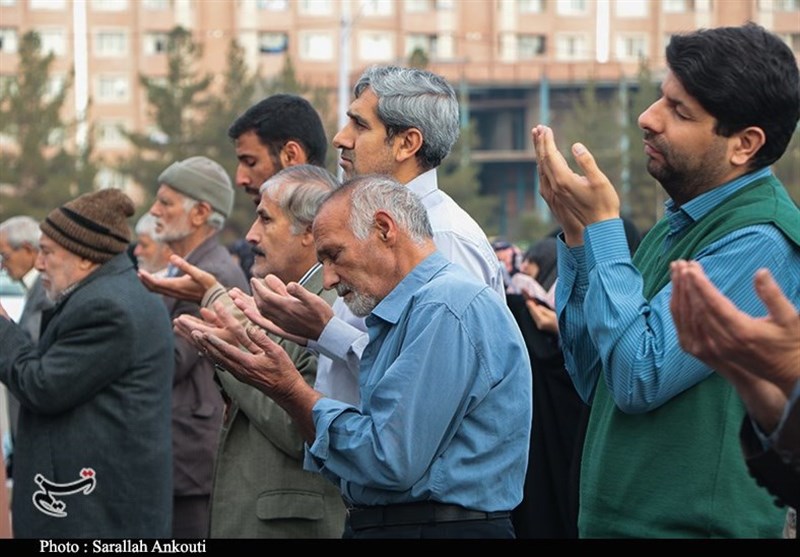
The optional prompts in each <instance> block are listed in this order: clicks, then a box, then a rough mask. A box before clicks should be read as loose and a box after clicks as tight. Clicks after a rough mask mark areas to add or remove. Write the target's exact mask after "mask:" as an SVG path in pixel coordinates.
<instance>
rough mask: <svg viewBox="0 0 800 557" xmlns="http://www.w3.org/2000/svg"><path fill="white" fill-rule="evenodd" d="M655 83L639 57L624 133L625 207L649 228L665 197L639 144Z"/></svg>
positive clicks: (654, 96)
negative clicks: (641, 122) (642, 120)
mask: <svg viewBox="0 0 800 557" xmlns="http://www.w3.org/2000/svg"><path fill="white" fill-rule="evenodd" d="M658 96H659V91H658V85H657V84H656V82H655V81H654V80H653V76H652V73H651V72H650V70H649V68H648V65H647V62H646V61H645V60H642V61H641V62H640V64H639V72H638V74H637V77H636V86H635V89H634V90H633V91H632V92H631V94H630V95H629V98H628V100H629V103H628V116H627V119H626V124H627V126H626V130H625V133H626V136H627V138H628V156H627V160H628V172H629V174H628V175H629V178H628V183H629V184H630V187H629V191H628V211H627V215H628V216H629V217H630V218H631V220H633V222H634V224H635V225H636V227H637V228H638V229H639V230H640V231H641V232H645V231H646V230H649V229H650V228H651V227H652V226H653V225H654V224H655V222H656V220H658V219H659V218H660V217H661V215H662V214H663V212H664V200H665V199H666V197H665V195H666V194H665V193H664V190H662V189H661V185H660V184H659V183H658V182H657V181H656V180H655V178H653V177H652V176H651V175H650V173H649V172H648V171H647V157H645V155H644V152H643V146H642V130H641V128H640V127H639V124H638V118H639V115H640V114H641V113H642V112H644V111H645V110H646V109H647V107H649V106H650V105H651V104H652V103H653V102H654V101H655V100H656V99H658Z"/></svg>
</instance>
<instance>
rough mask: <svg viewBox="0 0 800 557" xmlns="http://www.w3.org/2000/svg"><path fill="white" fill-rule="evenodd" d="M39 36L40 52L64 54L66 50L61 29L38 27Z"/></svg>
mask: <svg viewBox="0 0 800 557" xmlns="http://www.w3.org/2000/svg"><path fill="white" fill-rule="evenodd" d="M38 31H39V37H40V38H41V40H42V53H43V54H49V53H51V52H52V53H53V54H54V55H56V56H64V55H65V54H66V52H67V45H66V41H65V39H64V30H63V29H39V30H38Z"/></svg>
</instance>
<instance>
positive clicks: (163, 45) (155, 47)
mask: <svg viewBox="0 0 800 557" xmlns="http://www.w3.org/2000/svg"><path fill="white" fill-rule="evenodd" d="M168 43H169V34H167V33H161V32H149V33H145V34H144V37H143V44H144V53H145V54H149V55H153V54H163V53H165V52H166V51H167V44H168Z"/></svg>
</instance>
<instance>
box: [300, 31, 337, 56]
mask: <svg viewBox="0 0 800 557" xmlns="http://www.w3.org/2000/svg"><path fill="white" fill-rule="evenodd" d="M300 58H302V59H304V60H312V61H313V60H316V61H322V60H324V61H328V60H333V35H332V34H331V33H327V32H324V31H309V32H301V33H300Z"/></svg>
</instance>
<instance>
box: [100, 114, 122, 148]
mask: <svg viewBox="0 0 800 557" xmlns="http://www.w3.org/2000/svg"><path fill="white" fill-rule="evenodd" d="M124 125H125V123H124V122H123V121H122V120H101V121H99V122H97V124H96V125H95V140H97V143H98V145H102V146H103V147H124V146H125V145H126V144H127V142H128V140H127V139H126V137H125V136H124V135H123V134H122V128H123V127H124Z"/></svg>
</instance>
